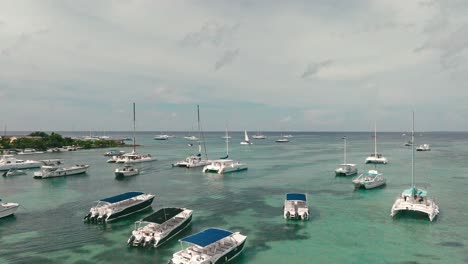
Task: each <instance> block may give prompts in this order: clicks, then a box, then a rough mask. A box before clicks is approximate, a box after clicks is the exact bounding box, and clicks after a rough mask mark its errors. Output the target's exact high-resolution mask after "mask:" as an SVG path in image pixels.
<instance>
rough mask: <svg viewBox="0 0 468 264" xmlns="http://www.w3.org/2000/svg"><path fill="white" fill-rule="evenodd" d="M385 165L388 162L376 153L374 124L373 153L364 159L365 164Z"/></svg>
mask: <svg viewBox="0 0 468 264" xmlns="http://www.w3.org/2000/svg"><path fill="white" fill-rule="evenodd" d="M367 163H372V164H387V163H388V160H387V158H386V157H384V156H383V155H382V154H380V153H378V152H377V122H374V153H372V154H371V155H370V156H369V157H367V158H366V164H367Z"/></svg>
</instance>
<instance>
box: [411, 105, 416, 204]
mask: <svg viewBox="0 0 468 264" xmlns="http://www.w3.org/2000/svg"><path fill="white" fill-rule="evenodd" d="M411 141H412V142H413V144H412V146H411V190H412V192H414V191H415V188H414V111H413V130H412V131H411ZM413 195H414V193H413Z"/></svg>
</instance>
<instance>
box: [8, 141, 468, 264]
mask: <svg viewBox="0 0 468 264" xmlns="http://www.w3.org/2000/svg"><path fill="white" fill-rule="evenodd" d="M63 134H64V135H69V136H70V135H85V134H86V133H63ZM155 134H156V133H148V132H145V133H137V143H139V144H142V146H141V147H138V149H137V151H138V152H140V153H150V154H152V155H154V156H156V157H157V159H158V160H157V161H155V162H152V163H144V164H139V165H137V166H138V167H139V168H140V169H141V170H142V173H141V174H140V175H138V176H135V177H132V178H129V179H126V180H123V181H118V180H116V179H115V178H114V174H113V170H114V169H115V168H116V166H117V165H115V164H108V163H106V162H105V161H106V159H107V157H104V156H103V153H104V152H105V151H106V150H107V149H93V150H80V151H76V152H65V153H58V154H39V155H33V156H28V158H30V159H49V158H61V159H64V160H65V163H67V164H89V165H91V168H90V170H89V172H88V173H87V174H84V175H79V176H70V177H66V178H55V179H44V180H37V179H33V178H32V175H33V171H32V170H29V171H28V174H27V175H21V176H14V177H9V178H5V177H0V198H2V199H3V200H4V201H11V202H17V203H20V204H21V207H20V209H19V210H18V211H17V213H16V214H15V215H14V216H13V217H8V218H5V219H0V262H1V263H167V262H168V261H169V259H170V257H171V255H172V253H174V252H176V251H178V250H180V244H179V242H178V241H177V240H178V239H179V238H181V237H183V236H185V235H189V234H192V233H194V232H198V231H201V230H203V229H205V228H208V227H219V228H223V229H227V230H231V231H240V232H241V233H243V234H245V235H247V236H248V239H247V244H246V248H245V251H244V252H243V254H242V255H241V256H240V257H239V258H238V259H237V260H236V261H234V263H259V264H260V263H468V225H467V223H468V221H467V219H468V207H467V204H468V192H467V191H468V188H467V187H468V184H467V183H468V175H467V172H468V133H422V134H420V133H417V137H416V144H423V143H428V144H430V145H431V148H432V151H430V152H417V153H416V182H417V183H418V186H424V187H426V188H427V190H428V192H429V195H430V196H432V197H434V198H435V199H436V201H437V203H438V204H439V207H440V211H441V212H440V215H439V216H438V217H437V218H436V219H435V221H434V222H430V221H429V220H428V218H427V217H425V216H419V215H416V216H414V215H407V214H403V215H402V216H399V217H397V218H395V219H392V218H391V217H390V208H391V206H392V204H393V202H394V200H395V198H396V197H397V195H398V194H399V193H400V192H401V191H402V190H403V189H405V188H408V187H409V185H410V177H411V174H410V173H411V151H410V148H408V147H404V146H403V144H404V143H405V142H406V141H408V140H409V138H408V137H407V136H403V135H402V133H379V134H378V149H379V152H381V153H383V154H384V155H385V156H386V157H387V158H388V159H389V164H388V165H383V166H379V167H378V169H379V170H380V171H381V172H383V173H384V175H385V177H386V178H387V185H386V186H385V187H384V188H381V189H375V190H368V191H365V190H359V191H355V190H354V188H353V186H352V184H351V179H352V178H351V177H335V175H334V169H335V168H336V166H337V165H338V164H340V163H341V162H342V160H343V142H342V140H341V138H342V136H344V135H346V136H347V137H348V162H352V163H356V164H357V166H358V168H359V171H360V172H362V171H365V170H367V169H369V168H371V167H370V166H367V165H365V164H364V160H365V158H366V157H367V156H368V155H369V154H370V153H371V152H373V138H372V133H306V132H302V133H299V132H298V133H292V134H293V135H294V137H293V138H291V139H290V140H291V142H290V143H288V144H279V143H275V142H274V140H275V139H276V138H278V137H279V133H265V134H266V135H267V136H268V138H267V139H265V140H253V141H254V145H251V146H241V145H239V142H240V141H241V140H242V139H243V133H241V132H233V133H231V136H232V139H231V143H230V150H229V154H230V157H231V158H233V159H235V160H239V161H242V162H245V163H247V164H248V165H249V170H248V171H245V172H241V173H235V174H227V175H215V174H203V173H202V172H201V169H182V168H171V163H173V162H174V161H177V160H180V159H184V158H185V157H186V156H188V155H189V154H191V153H194V152H196V151H197V148H196V146H193V147H189V146H188V145H187V143H188V142H187V141H186V140H184V139H183V138H182V136H184V135H185V134H184V133H176V135H177V138H173V139H169V140H167V141H156V140H153V136H154V135H155ZM223 134H224V133H223V132H219V133H215V132H213V133H206V147H207V151H208V156H209V158H218V157H221V156H224V155H225V143H224V139H221V136H223ZM251 134H253V132H252V133H251ZM108 135H110V136H113V137H127V136H131V135H130V134H129V133H108ZM123 149H124V150H130V149H129V148H123ZM23 158H26V157H23ZM128 191H143V192H150V193H153V194H155V195H156V199H155V201H154V203H153V210H158V209H159V208H161V207H168V206H177V207H187V208H190V209H193V210H194V217H193V222H192V226H191V227H190V228H188V229H187V230H185V231H184V232H183V234H180V235H179V236H178V237H177V238H176V239H173V240H172V241H171V242H169V243H167V244H165V245H164V246H163V247H161V248H158V249H156V250H154V249H152V250H151V249H144V250H142V249H135V248H129V247H127V244H126V241H127V239H128V237H129V235H130V233H131V230H132V228H133V223H134V222H135V221H137V220H139V219H141V218H143V217H144V216H146V215H148V214H150V213H151V210H149V211H146V212H141V213H139V214H136V215H133V216H131V217H128V218H125V219H122V220H120V221H116V222H113V223H110V224H107V225H90V224H85V223H83V222H82V219H83V216H84V215H85V214H86V213H87V212H88V210H89V208H90V207H91V205H92V202H93V201H96V200H99V199H102V198H106V197H108V196H113V195H116V194H119V193H123V192H128ZM287 192H304V193H307V194H308V197H309V205H310V207H311V219H310V221H308V222H292V221H285V220H284V219H283V217H282V205H283V201H284V195H285V193H287Z"/></svg>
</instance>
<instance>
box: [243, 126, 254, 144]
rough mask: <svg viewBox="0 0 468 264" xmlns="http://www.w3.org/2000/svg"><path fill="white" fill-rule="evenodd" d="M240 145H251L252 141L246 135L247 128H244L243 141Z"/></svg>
mask: <svg viewBox="0 0 468 264" xmlns="http://www.w3.org/2000/svg"><path fill="white" fill-rule="evenodd" d="M240 144H241V145H252V144H253V143H252V142H250V139H249V135H247V130H244V141H242V142H241V143H240Z"/></svg>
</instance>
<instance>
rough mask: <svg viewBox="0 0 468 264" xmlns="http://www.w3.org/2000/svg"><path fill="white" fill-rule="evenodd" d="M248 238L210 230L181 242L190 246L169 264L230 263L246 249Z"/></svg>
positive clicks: (237, 234)
mask: <svg viewBox="0 0 468 264" xmlns="http://www.w3.org/2000/svg"><path fill="white" fill-rule="evenodd" d="M246 240H247V236H244V235H242V234H241V233H239V232H235V233H233V232H230V231H226V230H222V229H217V228H209V229H206V230H204V231H202V232H200V233H197V234H195V235H191V236H188V237H185V238H183V239H181V240H179V241H180V242H181V244H182V243H188V244H189V245H190V246H188V247H187V248H185V249H183V250H181V251H178V252H176V253H174V254H173V255H172V259H171V260H170V261H169V264H192V263H193V264H195V263H196V264H205V263H206V264H208V263H228V262H229V261H231V260H232V259H234V258H235V257H237V256H238V255H239V254H240V253H241V252H242V250H243V249H244V245H245V241H246Z"/></svg>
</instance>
